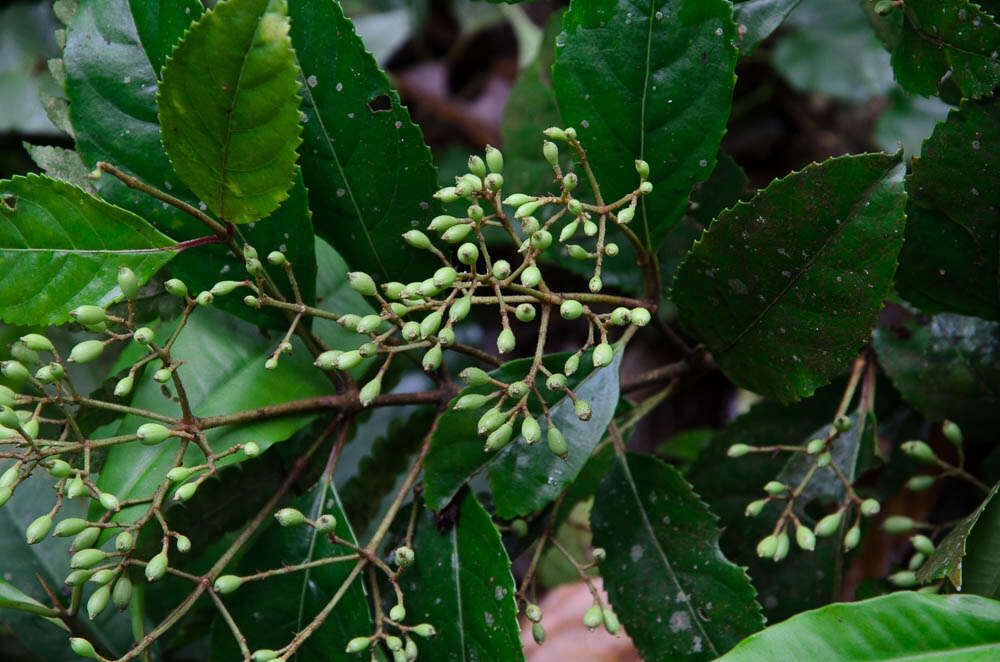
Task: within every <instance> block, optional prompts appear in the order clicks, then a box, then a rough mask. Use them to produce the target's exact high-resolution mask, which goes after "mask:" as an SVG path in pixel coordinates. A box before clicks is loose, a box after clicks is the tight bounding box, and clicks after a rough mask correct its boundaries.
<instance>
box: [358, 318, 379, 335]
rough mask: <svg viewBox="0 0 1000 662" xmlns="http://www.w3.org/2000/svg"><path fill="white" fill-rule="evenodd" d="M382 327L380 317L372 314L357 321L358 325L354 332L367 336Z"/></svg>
mask: <svg viewBox="0 0 1000 662" xmlns="http://www.w3.org/2000/svg"><path fill="white" fill-rule="evenodd" d="M381 325H382V317H381V316H379V315H376V314H374V313H372V314H371V315H365V316H364V317H362V318H361V319H360V320H359V321H358V325H357V326H356V327H355V329H354V330H355V331H356V332H357V333H360V334H361V335H368V334H369V333H374V332H375V331H377V330H378V328H379V327H380V326H381Z"/></svg>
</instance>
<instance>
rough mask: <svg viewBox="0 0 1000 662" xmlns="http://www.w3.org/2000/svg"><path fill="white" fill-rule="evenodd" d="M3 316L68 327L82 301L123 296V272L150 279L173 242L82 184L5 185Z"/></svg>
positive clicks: (0, 185)
mask: <svg viewBox="0 0 1000 662" xmlns="http://www.w3.org/2000/svg"><path fill="white" fill-rule="evenodd" d="M0 219H2V223H0V261H2V262H3V273H2V275H0V317H2V318H3V320H4V321H6V322H7V323H9V324H61V323H63V322H65V321H67V320H69V319H70V316H69V311H71V310H72V309H74V308H76V307H77V306H80V305H83V304H97V305H107V304H109V303H111V302H112V301H115V300H117V299H120V298H121V296H122V293H121V290H120V289H119V288H118V267H119V266H127V267H129V268H130V269H132V271H134V272H135V274H136V275H137V276H138V277H139V280H140V281H141V282H145V281H146V279H148V278H149V277H150V276H152V275H153V274H154V273H155V272H156V271H157V270H158V269H159V268H160V267H162V266H163V265H165V264H166V263H167V262H169V261H170V258H172V257H173V252H172V251H168V250H164V251H158V250H150V249H156V248H161V247H168V246H171V245H173V243H174V242H173V241H172V240H171V239H170V238H169V237H167V236H165V235H163V234H161V233H160V232H157V231H156V230H155V229H154V228H153V227H152V226H150V225H149V224H148V223H146V222H145V221H144V220H142V219H141V218H139V217H138V216H136V215H135V214H132V213H131V212H128V211H125V210H124V209H120V208H118V207H115V206H113V205H109V204H108V203H106V202H104V201H102V200H99V199H97V198H95V197H93V196H92V195H90V194H88V193H84V192H83V191H82V190H80V189H78V188H76V187H75V186H70V185H69V184H67V183H65V182H61V181H58V180H55V179H50V178H49V177H44V176H39V175H29V176H27V177H15V178H14V179H10V180H5V181H0Z"/></svg>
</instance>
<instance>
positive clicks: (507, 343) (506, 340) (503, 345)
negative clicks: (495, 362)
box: [497, 328, 516, 354]
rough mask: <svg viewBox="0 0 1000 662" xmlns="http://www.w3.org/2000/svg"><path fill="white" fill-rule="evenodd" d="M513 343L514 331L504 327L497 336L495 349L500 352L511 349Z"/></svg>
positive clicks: (504, 352) (503, 352)
mask: <svg viewBox="0 0 1000 662" xmlns="http://www.w3.org/2000/svg"><path fill="white" fill-rule="evenodd" d="M515 343H516V341H515V339H514V332H513V331H511V330H510V329H509V328H508V329H504V330H502V331H501V332H500V335H498V336H497V351H499V352H500V353H501V354H506V353H507V352H510V351H513V349H514V345H515Z"/></svg>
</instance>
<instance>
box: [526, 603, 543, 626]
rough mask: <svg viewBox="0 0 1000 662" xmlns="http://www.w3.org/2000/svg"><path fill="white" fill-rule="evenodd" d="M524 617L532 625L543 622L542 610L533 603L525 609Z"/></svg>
mask: <svg viewBox="0 0 1000 662" xmlns="http://www.w3.org/2000/svg"><path fill="white" fill-rule="evenodd" d="M524 615H525V616H527V617H528V620H529V621H531V622H532V623H539V622H541V620H542V608H541V607H539V606H538V605H536V604H535V603H533V602H531V603H528V605H527V606H526V607H525V608H524Z"/></svg>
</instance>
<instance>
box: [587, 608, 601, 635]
mask: <svg viewBox="0 0 1000 662" xmlns="http://www.w3.org/2000/svg"><path fill="white" fill-rule="evenodd" d="M602 620H603V616H602V615H601V607H600V605H596V604H595V605H593V606H592V607H591V608H590V609H588V610H587V611H586V612H584V614H583V625H584V627H586V628H587V629H588V630H593V629H594V628H596V627H597V626H598V625H600V624H601V621H602Z"/></svg>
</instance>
